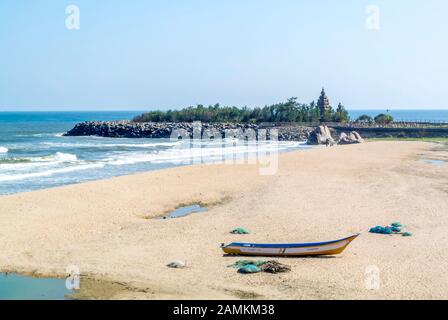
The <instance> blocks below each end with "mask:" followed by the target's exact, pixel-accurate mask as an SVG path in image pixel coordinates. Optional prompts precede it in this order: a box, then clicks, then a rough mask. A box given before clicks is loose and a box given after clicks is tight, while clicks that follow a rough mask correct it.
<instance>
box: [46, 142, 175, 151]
mask: <svg viewBox="0 0 448 320" xmlns="http://www.w3.org/2000/svg"><path fill="white" fill-rule="evenodd" d="M181 144H182V141H177V142H155V143H104V142H98V143H64V142H44V143H42V144H41V145H44V146H49V147H53V148H55V147H56V148H99V149H101V148H102V149H105V148H137V149H138V148H144V149H146V148H157V147H175V146H179V145H181Z"/></svg>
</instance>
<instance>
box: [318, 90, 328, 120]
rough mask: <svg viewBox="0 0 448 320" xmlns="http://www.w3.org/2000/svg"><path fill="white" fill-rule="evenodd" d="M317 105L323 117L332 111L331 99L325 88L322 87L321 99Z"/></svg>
mask: <svg viewBox="0 0 448 320" xmlns="http://www.w3.org/2000/svg"><path fill="white" fill-rule="evenodd" d="M317 106H318V108H319V111H320V116H321V119H323V118H324V115H325V114H326V113H327V112H328V111H330V100H329V99H328V97H327V94H326V93H325V88H322V92H321V93H320V97H319V100H318V101H317Z"/></svg>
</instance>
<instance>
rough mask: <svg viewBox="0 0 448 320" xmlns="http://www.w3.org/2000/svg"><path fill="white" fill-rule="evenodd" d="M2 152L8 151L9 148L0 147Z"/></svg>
mask: <svg viewBox="0 0 448 320" xmlns="http://www.w3.org/2000/svg"><path fill="white" fill-rule="evenodd" d="M0 153H8V148H5V147H0Z"/></svg>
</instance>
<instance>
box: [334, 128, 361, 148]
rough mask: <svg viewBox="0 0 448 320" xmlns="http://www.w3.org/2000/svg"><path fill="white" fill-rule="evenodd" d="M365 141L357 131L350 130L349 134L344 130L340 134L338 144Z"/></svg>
mask: <svg viewBox="0 0 448 320" xmlns="http://www.w3.org/2000/svg"><path fill="white" fill-rule="evenodd" d="M363 142H364V139H363V138H362V137H361V135H360V134H359V133H358V132H356V131H352V132H350V134H349V135H348V134H346V133H344V132H343V133H341V135H340V136H339V140H338V144H340V145H345V144H356V143H363Z"/></svg>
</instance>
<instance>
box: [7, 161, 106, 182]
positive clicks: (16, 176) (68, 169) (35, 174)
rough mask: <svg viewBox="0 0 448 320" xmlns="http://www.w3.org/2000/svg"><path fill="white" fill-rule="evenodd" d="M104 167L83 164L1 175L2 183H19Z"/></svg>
mask: <svg viewBox="0 0 448 320" xmlns="http://www.w3.org/2000/svg"><path fill="white" fill-rule="evenodd" d="M102 167H104V163H93V164H83V165H78V166H72V167H65V168H61V169H52V170H46V171H40V172H31V173H22V174H0V182H6V181H18V180H26V179H33V178H42V177H49V176H52V175H54V174H58V173H67V172H74V171H81V170H89V169H98V168H102Z"/></svg>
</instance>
